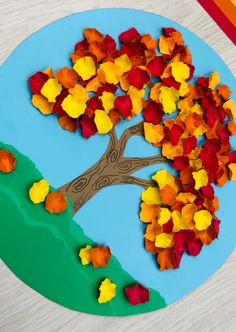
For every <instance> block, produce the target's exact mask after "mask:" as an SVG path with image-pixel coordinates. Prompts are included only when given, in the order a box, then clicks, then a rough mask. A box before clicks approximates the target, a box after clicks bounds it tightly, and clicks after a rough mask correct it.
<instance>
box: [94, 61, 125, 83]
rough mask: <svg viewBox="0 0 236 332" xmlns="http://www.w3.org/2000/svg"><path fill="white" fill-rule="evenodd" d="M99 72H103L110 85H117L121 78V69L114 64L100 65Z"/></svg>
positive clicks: (108, 62)
mask: <svg viewBox="0 0 236 332" xmlns="http://www.w3.org/2000/svg"><path fill="white" fill-rule="evenodd" d="M99 71H101V72H103V74H104V76H105V80H106V82H107V83H110V84H117V83H118V82H119V79H120V77H121V68H120V66H117V65H116V64H114V63H113V62H110V61H107V62H104V63H102V64H101V65H100V68H99Z"/></svg>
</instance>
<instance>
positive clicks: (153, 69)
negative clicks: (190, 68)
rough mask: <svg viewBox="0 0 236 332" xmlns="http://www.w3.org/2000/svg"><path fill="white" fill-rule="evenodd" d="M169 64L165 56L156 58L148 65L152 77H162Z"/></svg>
mask: <svg viewBox="0 0 236 332" xmlns="http://www.w3.org/2000/svg"><path fill="white" fill-rule="evenodd" d="M166 65H167V63H166V60H165V58H164V57H163V56H155V57H154V58H153V59H152V60H151V61H149V62H148V64H147V69H148V70H149V71H150V73H151V75H152V76H161V75H162V74H163V71H164V69H165V67H166Z"/></svg>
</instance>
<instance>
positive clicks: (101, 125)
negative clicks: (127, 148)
mask: <svg viewBox="0 0 236 332" xmlns="http://www.w3.org/2000/svg"><path fill="white" fill-rule="evenodd" d="M94 122H95V124H96V127H97V130H98V133H99V134H107V133H108V132H109V131H110V130H111V129H112V128H113V123H112V121H111V119H110V118H109V116H108V115H107V114H106V112H105V111H102V110H96V111H95V118H94Z"/></svg>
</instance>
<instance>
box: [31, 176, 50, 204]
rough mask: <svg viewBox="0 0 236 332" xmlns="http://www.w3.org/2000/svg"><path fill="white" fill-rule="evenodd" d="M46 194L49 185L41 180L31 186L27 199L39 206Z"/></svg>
mask: <svg viewBox="0 0 236 332" xmlns="http://www.w3.org/2000/svg"><path fill="white" fill-rule="evenodd" d="M48 193H49V183H48V182H47V181H46V180H45V179H42V180H40V181H38V182H35V183H34V184H33V185H32V186H31V188H30V190H29V197H30V199H31V201H32V202H33V203H34V204H39V203H42V202H44V201H45V198H46V197H47V195H48Z"/></svg>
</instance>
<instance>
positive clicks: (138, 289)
mask: <svg viewBox="0 0 236 332" xmlns="http://www.w3.org/2000/svg"><path fill="white" fill-rule="evenodd" d="M124 292H125V295H126V297H127V298H128V300H129V303H130V304H132V305H137V304H140V303H145V302H148V301H149V290H148V289H147V288H145V287H143V286H142V285H141V284H139V283H138V284H136V285H135V286H133V287H126V288H125V290H124Z"/></svg>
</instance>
